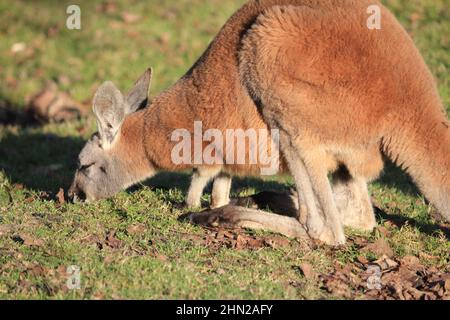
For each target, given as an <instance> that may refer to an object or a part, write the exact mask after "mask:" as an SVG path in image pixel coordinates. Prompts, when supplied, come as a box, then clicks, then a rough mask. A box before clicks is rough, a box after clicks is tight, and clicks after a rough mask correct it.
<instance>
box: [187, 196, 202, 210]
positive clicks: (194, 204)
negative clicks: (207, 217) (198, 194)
mask: <svg viewBox="0 0 450 320" xmlns="http://www.w3.org/2000/svg"><path fill="white" fill-rule="evenodd" d="M184 203H185V206H186V208H192V209H195V208H200V207H201V206H202V204H201V201H200V199H191V198H189V197H188V198H187V199H186V201H185V202H184Z"/></svg>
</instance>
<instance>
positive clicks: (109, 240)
mask: <svg viewBox="0 0 450 320" xmlns="http://www.w3.org/2000/svg"><path fill="white" fill-rule="evenodd" d="M105 243H106V245H107V246H108V247H110V248H112V249H118V248H121V247H122V246H123V242H122V241H121V240H119V239H117V238H116V233H115V232H114V231H110V232H108V234H107V235H106V239H105Z"/></svg>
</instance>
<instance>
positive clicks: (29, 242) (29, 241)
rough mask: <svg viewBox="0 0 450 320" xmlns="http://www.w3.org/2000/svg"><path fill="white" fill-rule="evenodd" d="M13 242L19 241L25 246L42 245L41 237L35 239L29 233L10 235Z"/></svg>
mask: <svg viewBox="0 0 450 320" xmlns="http://www.w3.org/2000/svg"><path fill="white" fill-rule="evenodd" d="M12 239H13V240H14V241H15V242H18V243H21V244H23V245H26V246H30V247H31V246H35V247H42V246H43V245H44V241H43V240H42V239H36V238H34V237H32V236H31V235H29V234H26V233H21V234H16V235H14V236H13V237H12Z"/></svg>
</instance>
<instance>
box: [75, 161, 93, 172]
mask: <svg viewBox="0 0 450 320" xmlns="http://www.w3.org/2000/svg"><path fill="white" fill-rule="evenodd" d="M94 164H95V162H92V163H90V164H86V165H80V167H79V168H78V170H80V171H86V170H87V169H89V168H90V167H92V166H93V165H94Z"/></svg>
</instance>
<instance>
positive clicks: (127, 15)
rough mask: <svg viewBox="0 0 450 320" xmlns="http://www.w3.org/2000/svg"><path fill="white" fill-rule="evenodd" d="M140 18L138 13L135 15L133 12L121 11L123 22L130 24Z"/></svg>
mask: <svg viewBox="0 0 450 320" xmlns="http://www.w3.org/2000/svg"><path fill="white" fill-rule="evenodd" d="M140 19H141V17H140V16H139V15H137V14H134V13H131V12H124V13H122V20H123V21H124V22H125V23H129V24H132V23H135V22H138V21H139V20H140Z"/></svg>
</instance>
